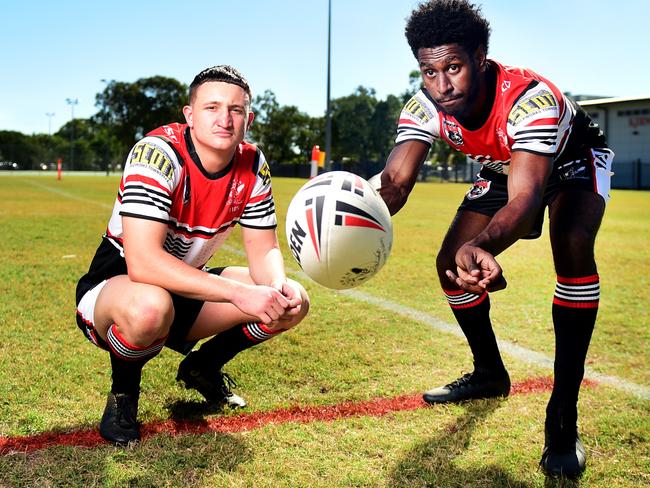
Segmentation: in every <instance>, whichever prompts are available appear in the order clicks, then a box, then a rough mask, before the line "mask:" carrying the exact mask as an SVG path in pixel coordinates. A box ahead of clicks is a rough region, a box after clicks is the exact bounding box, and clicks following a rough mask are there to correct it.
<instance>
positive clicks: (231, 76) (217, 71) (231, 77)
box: [190, 64, 252, 105]
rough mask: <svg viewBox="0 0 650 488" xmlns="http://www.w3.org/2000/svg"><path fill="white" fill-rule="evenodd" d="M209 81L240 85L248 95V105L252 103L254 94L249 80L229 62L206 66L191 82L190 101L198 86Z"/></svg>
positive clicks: (192, 99)
mask: <svg viewBox="0 0 650 488" xmlns="http://www.w3.org/2000/svg"><path fill="white" fill-rule="evenodd" d="M208 81H223V82H224V83H230V84H232V85H237V86H240V87H241V88H242V89H243V90H244V91H245V92H246V94H247V95H248V105H250V103H251V101H252V95H251V89H250V86H248V81H247V80H246V78H244V75H242V74H241V73H240V72H239V71H237V70H236V69H235V68H233V67H232V66H229V65H227V64H220V65H219V66H213V67H211V68H206V69H204V70H203V71H201V72H200V73H199V74H198V75H196V76H195V77H194V80H192V83H191V84H190V103H192V102H193V101H194V97H195V96H196V90H197V88H198V87H199V86H201V85H202V84H203V83H207V82H208Z"/></svg>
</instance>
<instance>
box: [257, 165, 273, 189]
mask: <svg viewBox="0 0 650 488" xmlns="http://www.w3.org/2000/svg"><path fill="white" fill-rule="evenodd" d="M257 176H259V177H260V178H261V179H262V183H264V185H265V186H266V185H268V184H269V183H270V182H271V170H270V169H269V164H268V163H267V162H266V161H264V164H263V165H262V167H261V168H260V170H259V171H258V172H257Z"/></svg>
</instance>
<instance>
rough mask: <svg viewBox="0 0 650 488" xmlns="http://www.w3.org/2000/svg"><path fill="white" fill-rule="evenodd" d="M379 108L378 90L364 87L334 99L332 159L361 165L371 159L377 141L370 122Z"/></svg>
mask: <svg viewBox="0 0 650 488" xmlns="http://www.w3.org/2000/svg"><path fill="white" fill-rule="evenodd" d="M376 105H377V99H376V98H375V90H373V89H372V88H365V87H363V86H359V87H358V88H357V89H356V90H355V91H354V93H353V94H351V95H348V96H345V97H341V98H336V99H334V100H332V157H331V159H332V160H337V161H341V162H345V161H354V162H357V163H358V162H365V161H368V160H369V159H370V155H371V153H372V151H373V146H374V141H373V140H372V136H371V134H370V128H369V122H370V120H371V118H372V116H373V114H374V112H375V106H376Z"/></svg>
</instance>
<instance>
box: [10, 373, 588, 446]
mask: <svg viewBox="0 0 650 488" xmlns="http://www.w3.org/2000/svg"><path fill="white" fill-rule="evenodd" d="M595 385H596V383H595V382H593V381H590V380H585V381H583V386H587V387H592V386H595ZM552 388H553V379H552V378H549V377H541V378H531V379H528V380H525V381H520V382H517V383H514V384H513V385H512V388H511V390H510V395H521V394H528V393H544V392H548V391H551V389H552ZM426 406H428V404H427V403H425V402H424V401H423V400H422V395H421V394H420V393H418V394H414V395H404V396H398V397H394V398H377V399H374V400H370V401H366V402H344V403H339V404H337V405H326V406H308V407H291V408H283V409H278V410H273V411H270V412H254V413H249V414H240V415H233V416H228V417H216V418H210V419H203V420H166V421H163V422H152V423H149V424H145V425H143V426H142V438H143V439H146V438H147V437H151V436H154V435H156V434H160V433H167V434H172V435H183V434H205V433H208V432H221V433H235V432H242V431H247V430H252V429H256V428H260V427H264V426H265V425H269V424H284V423H287V422H293V423H300V424H305V423H309V422H314V421H320V422H331V421H334V420H338V419H344V418H349V417H362V416H365V417H381V416H383V415H386V414H388V413H392V412H404V411H409V410H417V409H419V408H423V407H426ZM103 444H104V445H106V444H107V442H106V441H105V440H104V439H102V437H101V436H100V435H99V432H98V431H97V430H95V429H86V430H77V431H72V432H44V433H42V434H36V435H32V436H20V437H0V455H6V454H11V453H27V452H32V451H36V450H39V449H47V448H48V447H56V446H75V447H97V446H100V445H103Z"/></svg>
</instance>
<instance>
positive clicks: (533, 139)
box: [515, 134, 557, 142]
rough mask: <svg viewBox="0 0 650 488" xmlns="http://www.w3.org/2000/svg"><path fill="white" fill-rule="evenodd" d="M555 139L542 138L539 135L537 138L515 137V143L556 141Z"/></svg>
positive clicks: (549, 137) (552, 137)
mask: <svg viewBox="0 0 650 488" xmlns="http://www.w3.org/2000/svg"><path fill="white" fill-rule="evenodd" d="M556 140H557V137H554V136H546V137H545V136H544V135H543V134H540V135H538V136H527V137H515V142H521V141H540V142H541V141H556Z"/></svg>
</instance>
